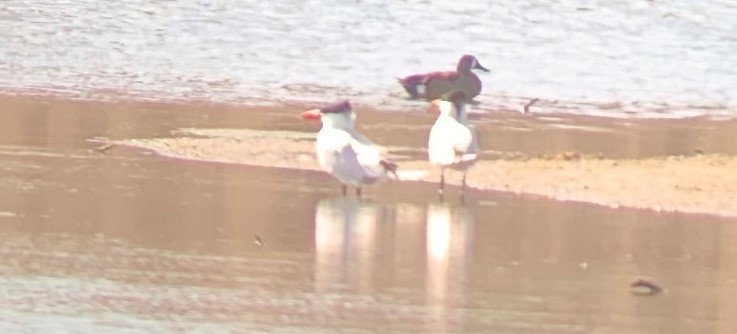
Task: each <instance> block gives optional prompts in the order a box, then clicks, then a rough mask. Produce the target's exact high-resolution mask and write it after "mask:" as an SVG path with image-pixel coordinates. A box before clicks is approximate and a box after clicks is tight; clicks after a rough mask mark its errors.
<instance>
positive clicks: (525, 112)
mask: <svg viewBox="0 0 737 334" xmlns="http://www.w3.org/2000/svg"><path fill="white" fill-rule="evenodd" d="M538 101H540V99H538V98H534V99H532V100H530V102H527V104H525V111H524V112H523V114H529V113H530V107H532V105H533V104H535V103H537V102H538Z"/></svg>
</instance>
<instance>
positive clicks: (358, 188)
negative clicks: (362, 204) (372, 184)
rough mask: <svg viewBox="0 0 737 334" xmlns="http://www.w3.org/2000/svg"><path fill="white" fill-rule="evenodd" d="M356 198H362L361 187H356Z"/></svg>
mask: <svg viewBox="0 0 737 334" xmlns="http://www.w3.org/2000/svg"><path fill="white" fill-rule="evenodd" d="M356 196H358V197H361V187H356Z"/></svg>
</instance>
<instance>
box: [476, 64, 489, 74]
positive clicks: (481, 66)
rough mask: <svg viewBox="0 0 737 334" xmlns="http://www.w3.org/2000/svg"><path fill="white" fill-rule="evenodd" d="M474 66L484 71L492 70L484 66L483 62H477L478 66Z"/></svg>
mask: <svg viewBox="0 0 737 334" xmlns="http://www.w3.org/2000/svg"><path fill="white" fill-rule="evenodd" d="M473 68H475V69H479V70H482V71H484V72H491V70H490V69H488V68H486V67H484V65H481V64H479V63H476V66H474V67H473Z"/></svg>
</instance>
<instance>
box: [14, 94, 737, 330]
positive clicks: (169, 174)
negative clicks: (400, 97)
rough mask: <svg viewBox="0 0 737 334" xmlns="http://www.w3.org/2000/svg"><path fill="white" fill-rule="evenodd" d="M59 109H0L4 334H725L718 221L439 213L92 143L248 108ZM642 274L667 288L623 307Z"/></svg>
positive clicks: (735, 307)
mask: <svg viewBox="0 0 737 334" xmlns="http://www.w3.org/2000/svg"><path fill="white" fill-rule="evenodd" d="M59 108H61V107H59V106H58V105H56V104H35V105H31V106H26V107H22V108H18V109H15V108H10V109H9V110H7V111H6V112H4V113H2V114H0V130H2V131H0V189H2V191H0V257H2V259H3V261H0V330H2V332H8V333H11V332H12V333H38V332H44V333H50V332H74V333H100V332H105V333H113V332H125V333H139V332H140V333H149V332H161V333H177V332H200V333H202V332H213V333H225V332H233V333H259V332H269V333H408V332H416V333H489V332H496V333H498V332H501V333H539V332H545V333H561V334H563V333H565V334H569V333H734V332H735V331H736V330H737V323H735V321H734V314H735V313H736V312H737V298H735V296H737V265H736V263H737V246H736V244H735V243H734V242H733V241H734V240H735V238H736V237H737V225H735V224H734V222H733V221H731V220H728V219H718V218H711V217H706V216H681V215H675V214H656V213H651V212H643V211H634V210H624V209H619V210H614V209H608V208H601V207H597V206H592V205H574V204H567V205H563V204H561V203H557V202H553V201H545V200H534V199H522V198H518V197H515V196H506V195H499V194H486V195H484V196H482V194H479V193H471V194H469V196H468V200H467V201H466V203H465V204H464V203H461V202H460V201H459V198H458V196H457V194H456V193H455V192H454V191H450V192H449V194H448V196H447V199H448V200H447V202H446V203H440V202H438V201H437V199H436V197H435V195H434V185H430V184H418V185H415V186H411V185H408V184H395V183H389V184H384V185H381V186H380V187H378V188H372V189H370V190H368V191H367V196H366V198H365V199H363V200H357V199H355V198H350V197H349V198H343V197H339V196H336V195H337V194H338V193H339V188H338V186H337V185H336V184H335V183H334V181H333V180H332V179H331V178H330V177H328V176H326V175H323V174H321V173H313V172H300V171H284V170H274V169H266V168H249V167H243V166H235V165H222V164H213V163H196V162H184V161H177V160H171V159H165V158H161V157H156V156H152V155H146V154H143V153H142V152H133V151H129V150H126V149H113V150H111V151H110V152H109V153H108V154H100V153H97V152H94V151H93V152H90V151H89V149H90V148H92V147H93V146H92V145H89V144H87V143H85V141H84V139H87V138H92V137H95V136H98V135H101V134H108V135H111V136H114V137H152V136H159V135H165V134H166V133H168V131H170V129H172V128H177V127H181V126H183V125H185V124H190V123H196V124H200V125H201V126H205V127H215V126H217V124H218V122H223V121H228V120H230V121H232V120H233V119H237V118H238V117H243V118H247V117H248V116H244V115H243V114H242V113H238V112H233V113H232V114H222V115H215V114H213V117H212V118H207V117H206V115H202V113H185V112H182V111H179V110H173V111H169V112H164V111H160V110H150V109H149V110H146V109H143V110H139V109H130V108H129V107H127V108H128V110H129V112H120V110H117V109H115V108H114V107H109V109H100V108H97V107H95V106H94V105H93V106H92V107H90V108H89V109H85V108H82V107H79V106H73V107H70V108H69V109H59ZM214 116H218V117H214ZM231 117H232V118H231ZM260 117H266V118H270V117H272V119H271V120H272V123H278V122H276V121H275V120H277V121H278V118H277V117H276V116H271V115H262V116H260ZM281 117H283V119H289V120H291V121H293V116H291V115H283V116H281ZM256 235H258V236H259V237H260V238H261V239H262V240H263V242H264V244H263V246H262V247H258V246H256V245H255V244H254V239H255V236H256ZM639 277H647V278H650V279H652V280H654V281H656V282H658V283H659V284H662V285H663V286H664V287H665V288H666V291H665V292H664V293H662V294H660V295H657V296H652V297H641V296H635V295H632V294H631V293H630V290H629V284H630V283H631V282H632V281H634V280H635V279H637V278H639Z"/></svg>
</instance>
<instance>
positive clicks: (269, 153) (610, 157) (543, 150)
mask: <svg viewBox="0 0 737 334" xmlns="http://www.w3.org/2000/svg"><path fill="white" fill-rule="evenodd" d="M285 109H287V110H286V111H276V110H269V111H267V112H270V113H274V114H277V115H275V116H274V117H278V116H282V118H285V119H292V118H294V117H293V116H294V115H296V114H297V111H298V110H299V109H298V108H296V107H294V108H285ZM290 109H292V110H291V111H290ZM246 112H248V111H246ZM367 114H369V115H367ZM364 116H368V117H365V118H368V120H364V119H363V118H364ZM429 117H430V116H429V115H402V117H401V118H402V119H400V120H394V119H387V118H386V113H381V112H374V113H373V114H371V112H370V111H368V112H363V113H361V118H362V120H361V121H359V124H360V125H359V127H360V128H362V130H364V131H366V132H367V133H369V134H370V135H373V134H376V136H374V137H378V139H377V142H378V143H380V144H383V145H384V146H385V150H386V152H387V154H388V155H389V156H390V157H392V158H393V159H395V160H397V161H399V162H400V170H401V172H400V176H401V175H405V176H406V177H404V178H403V179H404V180H407V181H426V182H436V181H437V180H438V179H439V171H438V170H437V168H433V166H431V165H430V164H429V163H428V162H427V161H426V154H425V153H424V151H423V147H424V141H423V140H424V138H426V136H427V135H426V133H428V132H429V127H430V124H431V120H429V119H428V118H429ZM529 118H530V119H529V120H526V119H524V117H513V119H511V122H510V123H512V125H509V124H505V122H504V121H503V120H501V119H494V118H490V117H486V118H482V119H479V120H477V121H478V122H479V125H478V130H479V136H480V138H481V140H482V143H481V145H483V146H482V149H485V150H484V151H483V153H482V156H483V158H482V160H481V161H480V162H479V163H478V164H476V166H475V167H474V168H473V170H472V171H471V172H470V173H469V177H468V185H469V186H471V187H473V188H477V189H481V190H493V191H498V192H511V193H515V194H520V195H537V196H545V197H550V198H554V199H558V200H566V201H580V202H590V203H596V204H601V205H606V206H609V207H615V208H616V207H620V206H623V207H633V208H644V209H652V210H655V211H677V212H685V213H708V214H717V215H725V216H737V200H735V197H734V195H733V194H735V193H737V174H736V173H735V171H736V170H737V155H734V151H735V146H736V144H735V143H737V132H735V130H737V122H735V121H708V120H704V119H695V120H692V121H689V120H679V121H673V120H668V121H664V120H660V121H652V120H650V121H642V120H640V121H624V120H609V121H611V123H613V124H605V122H606V121H604V120H594V119H585V118H580V119H579V118H574V119H571V118H554V117H549V116H544V117H536V116H534V115H530V116H529ZM293 122H295V126H297V127H298V126H299V122H300V121H299V120H296V119H295V120H293ZM394 122H397V123H394ZM402 124H407V126H403V125H402ZM302 126H303V127H305V128H307V129H306V130H302V129H300V130H301V131H293V130H292V131H285V130H280V129H279V128H278V127H277V128H275V129H265V130H253V129H242V128H241V129H238V128H181V129H176V130H174V131H172V133H171V135H169V136H167V137H163V138H161V137H160V138H142V139H130V140H120V141H109V142H111V143H116V144H120V145H129V146H134V147H139V148H145V149H149V150H153V151H155V152H158V153H160V154H162V155H166V156H171V157H176V158H184V159H193V160H202V161H214V162H226V163H238V164H247V165H254V166H265V167H282V168H293V169H307V170H318V169H319V168H318V166H317V165H316V161H315V158H314V153H313V152H314V132H315V130H316V129H315V127H316V125H315V126H312V127H311V129H310V126H309V124H306V123H305V124H303V125H302ZM267 128H268V126H267ZM407 131H410V132H411V134H410V136H411V137H412V138H413V140H412V141H411V142H408V141H407V138H405V137H406V136H407ZM532 132H540V133H534V134H533V133H532ZM497 133H500V136H499V138H497ZM546 134H547V136H546ZM659 136H660V137H665V138H662V139H661V138H658V137H659ZM530 137H532V138H534V139H536V140H539V141H540V144H541V145H540V146H541V147H533V146H532V144H533V143H532V139H530ZM688 138H691V139H692V140H693V141H692V142H689V141H688ZM551 139H552V140H553V141H559V142H561V143H560V144H557V143H554V145H552V146H550V143H549V141H550V140H551ZM638 141H641V142H638ZM104 142H105V141H103V143H104ZM515 143H517V144H515ZM519 143H522V145H520V144H519ZM405 145H407V146H405ZM515 146H516V147H515ZM546 146H547V147H546ZM587 146H588V147H587ZM507 147H509V148H516V150H514V149H511V150H510V149H505V148H507ZM495 148H499V150H494V149H495ZM502 149H505V150H502ZM587 151H588V152H587ZM449 173H450V174H451V178H450V181H449V182H450V183H451V184H456V185H458V184H459V181H460V175H457V176H455V177H454V176H453V175H452V174H453V172H449Z"/></svg>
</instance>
